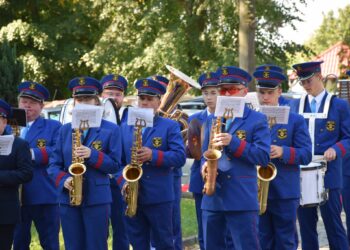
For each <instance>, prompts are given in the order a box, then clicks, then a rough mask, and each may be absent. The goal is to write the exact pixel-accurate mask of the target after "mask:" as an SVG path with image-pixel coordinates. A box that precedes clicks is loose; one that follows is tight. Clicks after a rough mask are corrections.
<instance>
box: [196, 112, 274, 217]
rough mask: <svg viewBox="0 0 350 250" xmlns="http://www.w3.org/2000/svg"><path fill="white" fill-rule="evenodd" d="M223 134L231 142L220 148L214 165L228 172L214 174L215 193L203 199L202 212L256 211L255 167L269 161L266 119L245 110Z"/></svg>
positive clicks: (207, 128) (207, 131)
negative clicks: (225, 167) (222, 165)
mask: <svg viewBox="0 0 350 250" xmlns="http://www.w3.org/2000/svg"><path fill="white" fill-rule="evenodd" d="M207 122H211V119H208V121H207ZM210 127H211V125H210V124H208V126H206V128H205V139H204V143H203V147H202V148H203V150H206V149H207V148H208V141H209V133H210ZM227 133H230V134H232V140H231V143H230V144H229V145H228V146H226V147H224V150H223V152H222V153H223V155H222V157H221V158H220V159H219V162H218V164H219V165H220V164H226V165H228V166H229V167H231V168H230V169H229V170H227V171H225V172H223V171H221V170H218V176H217V178H216V192H215V193H214V195H212V196H208V195H204V196H203V200H202V209H205V210H212V211H242V210H245V211H247V210H258V198H257V197H258V186H257V170H256V165H263V166H266V165H267V163H268V162H269V160H270V157H269V155H270V140H271V137H270V131H269V128H268V124H267V119H266V116H265V115H263V114H261V113H258V112H256V111H254V110H251V109H249V108H248V107H245V109H244V114H243V117H242V118H235V119H234V121H233V122H232V124H231V126H230V127H229V129H228V131H227Z"/></svg>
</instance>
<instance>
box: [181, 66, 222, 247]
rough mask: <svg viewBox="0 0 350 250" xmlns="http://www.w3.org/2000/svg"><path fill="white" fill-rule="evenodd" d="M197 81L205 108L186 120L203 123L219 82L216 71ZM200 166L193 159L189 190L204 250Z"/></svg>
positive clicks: (213, 107)
mask: <svg viewBox="0 0 350 250" xmlns="http://www.w3.org/2000/svg"><path fill="white" fill-rule="evenodd" d="M198 82H199V84H200V85H201V86H202V87H201V91H202V96H203V100H204V103H205V104H206V106H207V108H206V109H205V110H203V111H199V112H197V113H195V114H193V115H191V116H190V117H189V119H188V122H189V123H190V122H191V121H192V120H194V119H197V120H198V122H199V123H200V124H203V123H205V121H206V120H207V118H208V116H209V115H213V114H214V112H215V106H216V97H217V96H218V95H219V89H218V87H217V85H218V83H219V76H218V75H217V74H216V72H209V73H204V74H202V75H201V76H200V77H199V78H198ZM189 143H190V144H191V143H193V142H192V141H191V139H190V140H189ZM194 143H196V144H197V145H199V146H200V142H199V141H196V142H194ZM194 147H196V146H194ZM187 151H188V150H187ZM188 154H189V155H188V157H189V158H194V156H192V155H191V152H190V151H188ZM200 168H201V161H200V159H195V160H194V162H193V164H192V167H191V174H190V187H189V191H190V192H192V194H193V198H194V201H195V206H196V216H197V224H198V242H199V247H200V249H201V250H204V241H203V226H202V210H201V204H202V198H203V185H204V183H203V178H202V176H201V170H200Z"/></svg>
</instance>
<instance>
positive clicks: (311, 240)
mask: <svg viewBox="0 0 350 250" xmlns="http://www.w3.org/2000/svg"><path fill="white" fill-rule="evenodd" d="M320 210H321V215H322V219H323V223H324V225H325V229H326V233H327V238H328V242H329V247H330V249H332V250H343V249H349V246H348V241H347V238H346V233H345V229H344V227H343V224H342V221H341V218H340V213H341V210H342V204H341V191H340V189H330V190H329V199H328V201H327V202H326V203H325V204H324V205H322V206H320ZM298 220H299V225H300V235H301V243H302V248H303V249H305V250H318V249H319V245H318V234H317V230H316V226H317V221H318V215H317V207H310V208H303V207H299V208H298Z"/></svg>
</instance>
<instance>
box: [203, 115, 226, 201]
mask: <svg viewBox="0 0 350 250" xmlns="http://www.w3.org/2000/svg"><path fill="white" fill-rule="evenodd" d="M221 126H222V122H221V117H220V116H218V117H217V118H216V119H213V124H212V126H211V130H210V139H209V146H208V150H207V151H205V152H204V153H203V157H204V158H205V159H206V160H207V165H206V167H204V168H203V169H202V176H203V180H204V187H203V194H206V195H213V194H214V193H215V184H216V176H217V171H218V159H220V157H221V155H222V154H221V150H222V147H221V146H220V147H214V146H213V139H214V136H215V135H217V134H219V133H221Z"/></svg>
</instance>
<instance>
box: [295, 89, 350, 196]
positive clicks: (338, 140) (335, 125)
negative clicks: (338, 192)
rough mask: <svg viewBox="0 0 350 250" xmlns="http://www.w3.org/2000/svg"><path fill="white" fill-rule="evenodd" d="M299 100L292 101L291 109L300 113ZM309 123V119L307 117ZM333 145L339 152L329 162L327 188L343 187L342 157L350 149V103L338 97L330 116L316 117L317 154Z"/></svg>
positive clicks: (334, 98) (321, 108)
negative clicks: (325, 117) (324, 117)
mask: <svg viewBox="0 0 350 250" xmlns="http://www.w3.org/2000/svg"><path fill="white" fill-rule="evenodd" d="M327 95H328V93H326V95H325V96H324V97H323V100H322V103H321V106H320V108H319V110H318V112H319V113H321V112H323V107H324V103H325V100H326V97H327ZM299 103H300V102H299V100H294V101H293V102H291V111H294V112H296V113H298V111H299ZM304 112H308V113H310V112H311V110H310V105H309V101H308V98H306V99H305V107H304ZM306 121H307V124H308V122H309V119H306ZM330 147H332V148H333V149H334V150H335V151H336V152H337V158H336V159H335V160H333V161H330V162H328V163H327V171H326V176H325V187H326V188H330V189H333V188H342V158H343V157H344V156H345V154H346V153H347V152H348V151H349V149H350V108H349V104H348V103H347V102H346V101H344V100H341V99H339V98H337V97H333V98H332V100H331V103H330V107H329V112H328V118H327V119H316V122H315V149H314V150H315V153H314V154H315V155H323V154H324V152H325V151H326V150H327V149H328V148H330Z"/></svg>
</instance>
